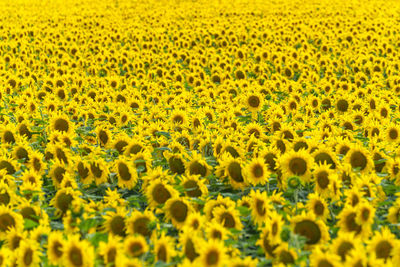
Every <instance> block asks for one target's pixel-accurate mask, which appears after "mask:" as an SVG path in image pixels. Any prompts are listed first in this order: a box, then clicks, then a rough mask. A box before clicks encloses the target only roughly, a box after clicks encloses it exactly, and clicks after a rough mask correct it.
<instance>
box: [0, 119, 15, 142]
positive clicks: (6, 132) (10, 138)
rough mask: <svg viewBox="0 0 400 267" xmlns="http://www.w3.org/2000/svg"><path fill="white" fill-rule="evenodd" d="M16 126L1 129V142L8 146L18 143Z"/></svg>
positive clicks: (10, 125) (9, 125)
mask: <svg viewBox="0 0 400 267" xmlns="http://www.w3.org/2000/svg"><path fill="white" fill-rule="evenodd" d="M14 132H16V130H15V126H14V125H12V124H8V125H7V126H5V127H2V128H1V129H0V139H1V142H2V143H4V144H8V145H13V144H14V143H15V141H16V135H15V133H14Z"/></svg>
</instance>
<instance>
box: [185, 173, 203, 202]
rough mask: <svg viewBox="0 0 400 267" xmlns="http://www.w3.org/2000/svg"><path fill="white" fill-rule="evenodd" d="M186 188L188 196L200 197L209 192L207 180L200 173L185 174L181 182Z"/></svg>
mask: <svg viewBox="0 0 400 267" xmlns="http://www.w3.org/2000/svg"><path fill="white" fill-rule="evenodd" d="M180 184H182V186H183V187H184V189H185V193H186V195H187V196H188V197H196V198H200V197H202V196H206V195H207V194H208V189H207V186H206V185H205V180H203V179H201V178H200V175H188V176H184V177H183V179H182V181H181V182H180Z"/></svg>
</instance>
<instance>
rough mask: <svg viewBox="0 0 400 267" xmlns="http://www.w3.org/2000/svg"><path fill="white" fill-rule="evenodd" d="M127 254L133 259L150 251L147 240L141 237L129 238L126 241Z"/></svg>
mask: <svg viewBox="0 0 400 267" xmlns="http://www.w3.org/2000/svg"><path fill="white" fill-rule="evenodd" d="M124 249H125V253H126V254H127V255H129V256H131V257H138V256H140V255H142V254H143V253H145V252H147V251H148V250H149V246H148V245H147V242H146V239H145V238H144V237H143V236H141V235H133V236H128V237H126V238H125V240H124Z"/></svg>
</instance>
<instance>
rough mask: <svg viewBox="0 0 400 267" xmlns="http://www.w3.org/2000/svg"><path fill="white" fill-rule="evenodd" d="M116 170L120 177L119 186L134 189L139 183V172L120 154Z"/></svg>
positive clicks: (115, 164) (115, 166) (115, 165)
mask: <svg viewBox="0 0 400 267" xmlns="http://www.w3.org/2000/svg"><path fill="white" fill-rule="evenodd" d="M114 171H115V173H116V174H117V177H118V186H119V187H121V188H128V189H132V188H133V187H135V185H136V183H137V172H136V170H135V169H134V168H133V167H132V166H131V164H129V162H128V159H127V158H125V157H123V156H120V157H119V158H118V159H117V160H116V161H115V162H114Z"/></svg>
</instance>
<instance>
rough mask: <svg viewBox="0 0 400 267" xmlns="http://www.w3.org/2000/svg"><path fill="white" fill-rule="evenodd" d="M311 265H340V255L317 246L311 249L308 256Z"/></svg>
mask: <svg viewBox="0 0 400 267" xmlns="http://www.w3.org/2000/svg"><path fill="white" fill-rule="evenodd" d="M310 266H311V267H322V266H327V267H328V266H331V267H336V266H342V265H341V263H340V257H339V256H338V255H336V254H334V253H332V252H329V251H323V250H322V248H320V247H317V248H316V249H314V250H313V251H312V254H311V256H310Z"/></svg>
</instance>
